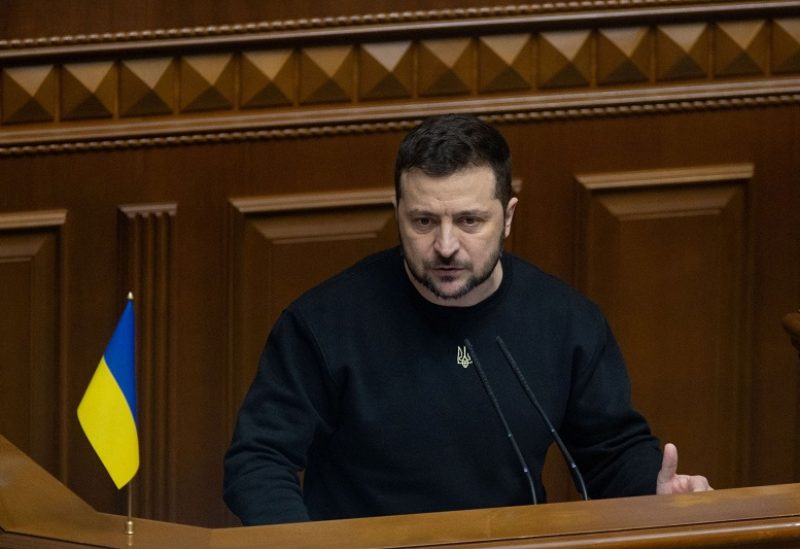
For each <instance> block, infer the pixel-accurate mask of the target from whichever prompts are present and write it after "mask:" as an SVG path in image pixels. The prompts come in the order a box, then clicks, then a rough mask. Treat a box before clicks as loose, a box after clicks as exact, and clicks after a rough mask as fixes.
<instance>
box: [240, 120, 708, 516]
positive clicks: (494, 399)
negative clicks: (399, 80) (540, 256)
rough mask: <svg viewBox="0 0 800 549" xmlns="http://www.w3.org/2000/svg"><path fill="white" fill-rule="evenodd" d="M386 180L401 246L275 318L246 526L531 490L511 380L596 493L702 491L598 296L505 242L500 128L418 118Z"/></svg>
mask: <svg viewBox="0 0 800 549" xmlns="http://www.w3.org/2000/svg"><path fill="white" fill-rule="evenodd" d="M395 188H396V204H395V208H396V215H397V222H398V228H399V233H400V240H401V243H402V245H401V247H400V248H396V249H391V250H386V251H384V252H381V253H378V254H376V255H373V256H371V257H368V258H366V259H364V260H362V261H361V262H360V263H358V264H356V265H355V266H353V267H351V268H349V269H347V270H346V271H344V272H343V273H341V274H339V275H338V276H336V277H334V278H332V279H330V280H328V281H327V282H325V283H323V284H322V285H320V286H318V287H316V288H314V289H312V290H310V291H309V292H307V293H306V294H304V295H303V296H302V297H300V298H299V299H298V300H297V301H295V302H294V303H293V304H291V305H290V306H289V307H288V308H287V309H286V310H285V311H284V312H283V314H282V315H281V317H280V318H279V319H278V321H277V322H276V324H275V326H274V328H273V330H272V333H271V334H270V337H269V339H268V341H267V344H266V347H265V350H264V353H263V355H262V358H261V361H260V364H259V370H258V374H257V376H256V379H255V380H254V382H253V385H252V387H251V388H250V391H249V392H248V394H247V396H246V398H245V401H244V403H243V405H242V409H241V412H240V415H239V419H238V423H237V427H236V432H235V435H234V439H233V442H232V444H231V447H230V449H229V451H228V453H227V456H226V460H225V501H226V503H227V504H228V506H229V507H230V509H231V510H232V511H233V512H234V513H235V514H237V515H238V516H239V518H240V519H241V520H242V522H243V523H244V524H263V523H274V522H292V521H303V520H309V519H311V520H314V519H335V518H347V517H363V516H372V515H386V514H401V513H421V512H430V511H445V510H455V509H468V508H476V507H494V506H505V505H517V504H526V503H532V502H533V501H535V500H538V501H543V500H544V490H543V488H542V485H541V479H540V476H541V469H542V465H543V462H544V458H545V453H546V451H547V448H548V446H549V445H550V444H551V442H552V436H551V434H550V432H549V430H548V428H547V427H546V425H545V423H544V421H543V420H542V419H541V418H540V417H539V415H537V412H536V410H535V409H534V407H533V406H532V404H531V401H530V399H529V397H528V395H526V392H525V390H524V388H523V380H524V383H525V384H528V385H529V386H530V387H531V388H532V390H533V391H534V392H535V393H536V394H537V396H538V400H539V401H540V402H541V404H542V407H543V408H544V410H545V413H546V414H547V416H548V417H549V418H550V420H551V421H552V423H553V424H554V425H555V426H556V428H557V429H558V431H559V432H560V433H561V435H562V437H563V439H564V441H565V443H566V445H567V447H568V448H569V450H570V452H571V454H572V455H573V456H574V459H575V461H576V463H577V465H578V467H579V469H580V470H581V471H582V473H583V479H585V483H586V486H587V488H588V493H589V496H590V497H594V498H599V497H612V496H625V495H638V494H652V493H657V492H658V493H671V492H679V491H695V490H705V489H710V488H709V486H708V483H707V481H706V480H705V479H704V478H703V477H689V476H685V475H676V474H675V468H676V466H677V453H676V452H677V451H676V450H675V448H674V446H672V445H667V447H666V449H665V453H664V456H663V461H662V455H661V452H660V450H659V446H658V442H657V440H656V439H655V438H654V437H653V436H652V435H651V434H650V431H649V428H648V426H647V423H646V422H645V421H644V419H643V418H642V417H641V416H640V415H639V414H638V413H636V412H635V411H634V410H633V409H632V408H631V404H630V389H629V382H628V378H627V373H626V371H625V367H624V364H623V360H622V357H621V355H620V352H619V350H618V348H617V344H616V342H615V340H614V338H613V336H612V334H611V331H610V330H609V328H608V325H607V323H606V321H605V319H604V318H603V316H602V314H601V313H600V311H599V310H598V309H597V307H595V306H594V305H593V304H592V303H591V302H589V301H588V300H587V299H585V298H584V297H582V296H581V295H579V294H578V293H577V292H576V291H574V290H572V289H571V288H569V287H568V286H567V285H565V284H563V283H562V282H560V281H558V280H556V279H555V278H553V277H551V276H549V275H547V274H544V273H543V272H541V271H539V270H538V269H537V268H536V267H534V266H533V265H531V264H529V263H527V262H525V261H523V260H521V259H518V258H516V257H513V256H511V255H508V254H503V253H502V246H503V241H504V239H505V238H506V237H507V236H508V234H509V231H510V229H511V223H512V220H513V217H514V210H515V208H516V206H517V199H516V198H513V197H511V161H510V156H509V150H508V145H507V144H506V142H505V140H504V139H503V137H502V136H501V135H500V133H499V132H498V131H497V130H495V129H494V128H492V127H491V126H489V125H487V124H484V123H483V122H481V121H480V120H479V119H477V118H476V117H473V116H468V115H447V116H441V117H435V118H431V119H428V120H426V121H425V122H424V123H423V124H422V125H421V126H419V127H418V128H416V129H415V130H413V131H412V132H411V133H410V134H409V135H408V136H407V137H406V138H405V140H404V141H403V143H402V144H401V146H400V150H399V153H398V158H397V163H396V167H395ZM498 337H499V338H500V339H501V340H502V342H503V343H504V344H505V346H506V347H507V349H508V351H509V353H510V354H511V356H512V357H513V358H514V359H515V362H516V363H517V364H518V365H519V369H520V374H521V376H522V377H518V376H517V375H516V374H515V372H514V371H513V370H512V368H511V367H510V366H509V363H508V359H507V358H506V357H505V355H504V354H503V351H502V349H501V348H500V344H499V343H498V340H497V338H498ZM467 340H468V341H469V342H470V343H469V345H468V344H467ZM470 348H471V349H472V352H470ZM473 354H474V355H475V356H472V355H473ZM479 364H482V365H483V368H482V369H478V366H479ZM509 434H510V435H511V436H509ZM302 470H304V471H305V474H304V482H303V486H302V488H301V486H300V483H299V481H298V473H299V472H300V471H302ZM525 470H528V471H530V473H528V474H527V475H526V473H525Z"/></svg>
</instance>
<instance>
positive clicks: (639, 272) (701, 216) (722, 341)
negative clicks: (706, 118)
mask: <svg viewBox="0 0 800 549" xmlns="http://www.w3.org/2000/svg"><path fill="white" fill-rule="evenodd" d="M751 176H752V168H751V167H750V166H747V165H744V166H720V167H708V168H707V167H703V168H697V169H682V170H668V171H667V170H662V171H651V172H635V173H623V174H607V175H594V176H583V177H579V178H578V181H579V188H580V192H581V200H580V206H579V208H580V210H579V213H578V218H579V219H580V220H581V227H580V231H579V246H578V255H577V257H578V273H577V274H578V280H579V281H580V285H581V288H582V289H583V290H584V291H585V292H586V293H587V294H588V295H589V297H591V298H592V299H593V300H594V301H596V302H597V303H598V304H599V305H600V307H601V308H602V309H603V311H604V312H605V314H606V315H607V317H608V319H609V322H610V324H611V326H612V329H613V330H614V332H615V334H616V336H617V339H618V341H619V343H620V346H621V348H622V351H623V354H624V355H625V357H626V360H627V362H628V369H629V372H630V376H631V379H632V382H633V395H634V403H635V404H636V405H637V406H639V407H640V408H641V410H642V411H643V412H644V413H645V415H646V416H647V417H648V419H649V420H650V422H651V425H652V427H653V429H654V431H655V434H656V435H657V436H659V437H661V438H662V442H667V441H671V442H675V443H676V444H677V445H678V447H679V448H680V450H681V463H682V464H683V467H682V469H683V470H686V471H701V472H703V471H713V472H714V476H715V478H713V479H712V480H713V482H714V484H715V485H716V486H718V487H725V486H734V485H736V484H737V482H738V481H739V480H740V477H739V474H740V471H739V466H740V463H741V460H742V458H743V457H744V456H745V455H746V453H747V451H748V440H747V439H746V437H745V434H746V427H747V419H748V417H747V409H748V408H747V405H748V402H749V385H748V382H747V378H746V373H747V368H748V364H746V362H745V361H744V360H743V358H742V357H743V354H742V352H741V350H742V349H743V348H744V347H745V341H744V340H745V338H746V337H747V331H746V330H745V325H744V323H745V319H746V317H747V315H746V309H747V303H748V300H747V292H748V283H749V282H750V274H749V273H750V271H749V260H748V239H749V230H748V200H747V183H748V181H749V180H750V178H751ZM677 411H680V412H677ZM687 418H689V419H690V421H688V422H687V421H686V420H687ZM709 448H714V451H713V452H709V451H708V449H709Z"/></svg>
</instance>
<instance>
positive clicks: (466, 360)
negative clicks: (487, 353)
mask: <svg viewBox="0 0 800 549" xmlns="http://www.w3.org/2000/svg"><path fill="white" fill-rule="evenodd" d="M456 362H458V363H459V364H460V365H461V367H462V368H469V365H470V364H472V357H471V356H469V353H468V352H467V348H466V347H458V356H457V357H456Z"/></svg>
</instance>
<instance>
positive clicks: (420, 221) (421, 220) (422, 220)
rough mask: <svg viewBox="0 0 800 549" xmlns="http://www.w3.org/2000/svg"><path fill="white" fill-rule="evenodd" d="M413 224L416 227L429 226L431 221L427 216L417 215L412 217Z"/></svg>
mask: <svg viewBox="0 0 800 549" xmlns="http://www.w3.org/2000/svg"><path fill="white" fill-rule="evenodd" d="M414 224H415V225H416V226H418V227H430V226H431V225H432V224H433V222H432V221H431V220H430V218H428V217H418V218H416V219H414Z"/></svg>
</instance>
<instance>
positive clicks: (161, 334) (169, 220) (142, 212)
mask: <svg viewBox="0 0 800 549" xmlns="http://www.w3.org/2000/svg"><path fill="white" fill-rule="evenodd" d="M176 210H177V207H176V205H175V204H135V205H126V206H123V207H121V208H120V209H119V223H120V237H121V240H122V241H121V243H120V250H121V258H120V260H121V261H120V263H121V264H120V271H121V272H120V284H119V287H120V291H119V295H120V296H122V295H124V294H125V292H126V290H127V291H130V292H132V293H133V296H134V310H135V312H136V342H137V348H136V375H137V385H138V392H139V395H140V397H139V400H138V410H139V422H138V426H139V432H140V436H139V440H140V447H141V454H142V461H141V471H142V472H141V474H140V475H138V477H137V479H138V482H137V485H138V491H137V497H136V501H135V503H136V511H137V513H138V514H139V515H141V516H157V517H164V518H166V519H169V520H175V519H176V518H177V516H178V513H177V507H176V495H175V494H176V486H175V482H176V476H175V473H176V471H177V469H178V467H179V464H178V462H177V457H176V455H175V451H174V441H175V440H177V439H178V437H179V434H178V432H177V427H176V421H175V414H176V413H177V410H176V409H175V393H176V391H177V390H178V388H177V386H176V383H177V382H176V373H177V369H176V364H175V362H176V356H175V334H176V331H175V329H174V326H173V322H174V319H173V315H174V314H175V303H174V301H175V283H176V282H175V280H174V276H175V275H174V273H175V240H176V235H175V217H176Z"/></svg>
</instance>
